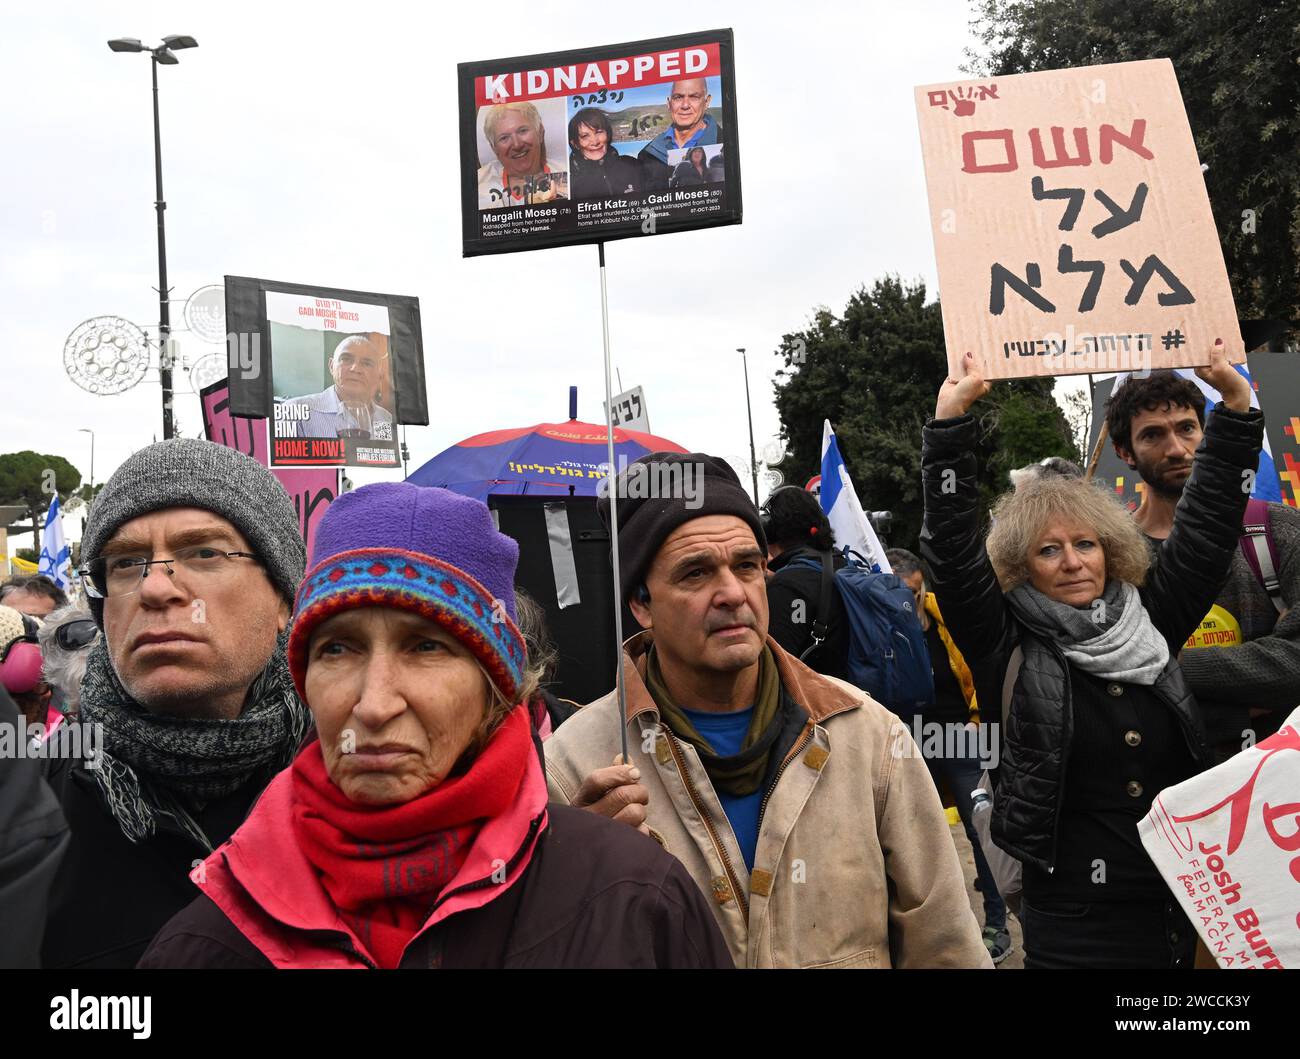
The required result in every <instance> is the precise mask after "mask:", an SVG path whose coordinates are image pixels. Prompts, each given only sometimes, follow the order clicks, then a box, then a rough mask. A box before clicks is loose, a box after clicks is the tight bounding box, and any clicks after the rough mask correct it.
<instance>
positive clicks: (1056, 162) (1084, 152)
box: [1029, 125, 1092, 169]
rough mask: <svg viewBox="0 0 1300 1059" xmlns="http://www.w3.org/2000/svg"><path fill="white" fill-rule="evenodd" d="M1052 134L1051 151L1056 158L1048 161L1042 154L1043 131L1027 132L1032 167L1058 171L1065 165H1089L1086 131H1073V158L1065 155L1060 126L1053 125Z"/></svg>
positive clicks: (1090, 158) (1033, 130) (1090, 159)
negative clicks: (1074, 152) (1031, 154)
mask: <svg viewBox="0 0 1300 1059" xmlns="http://www.w3.org/2000/svg"><path fill="white" fill-rule="evenodd" d="M1051 132H1052V150H1053V151H1054V152H1055V153H1056V157H1055V158H1054V159H1052V160H1050V161H1049V160H1048V158H1047V156H1046V155H1045V154H1044V153H1043V130H1042V129H1030V130H1029V149H1030V151H1031V152H1033V156H1034V165H1036V166H1038V168H1039V169H1059V168H1060V167H1061V166H1066V165H1091V164H1092V153H1091V152H1090V151H1089V150H1088V130H1087V129H1083V128H1079V129H1075V130H1074V149H1075V150H1076V151H1077V152H1078V154H1076V155H1075V156H1074V157H1073V158H1071V157H1070V156H1069V154H1067V153H1066V149H1065V129H1063V128H1062V127H1061V126H1060V125H1053V126H1052V128H1051Z"/></svg>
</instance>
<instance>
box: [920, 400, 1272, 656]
mask: <svg viewBox="0 0 1300 1059" xmlns="http://www.w3.org/2000/svg"><path fill="white" fill-rule="evenodd" d="M1263 444H1264V417H1263V415H1261V414H1260V412H1258V411H1257V410H1251V411H1249V412H1233V411H1231V410H1230V409H1228V408H1225V407H1224V406H1223V404H1222V402H1220V403H1219V404H1218V405H1217V406H1216V407H1215V409H1214V414H1213V415H1212V416H1210V419H1209V421H1208V422H1207V423H1206V425H1205V437H1203V438H1202V439H1201V444H1200V447H1199V448H1197V450H1196V459H1195V461H1194V462H1193V464H1192V473H1191V476H1190V477H1189V478H1188V479H1187V484H1186V485H1185V486H1184V487H1183V495H1182V499H1180V500H1179V501H1178V507H1177V508H1176V509H1175V510H1174V525H1173V529H1172V530H1171V531H1170V533H1169V537H1168V538H1167V539H1166V540H1165V542H1164V544H1163V545H1161V548H1160V561H1159V562H1158V563H1156V564H1155V565H1154V567H1153V568H1152V570H1151V573H1150V576H1149V579H1148V581H1147V584H1146V586H1145V587H1144V588H1143V589H1142V602H1143V604H1144V605H1145V606H1146V609H1147V613H1148V614H1150V615H1151V621H1152V623H1153V624H1154V625H1155V627H1156V628H1157V629H1159V630H1160V633H1161V635H1163V636H1164V638H1165V639H1166V641H1168V643H1169V649H1170V651H1172V652H1173V653H1174V654H1177V653H1178V651H1179V650H1181V649H1182V646H1183V644H1184V643H1185V642H1186V640H1187V637H1189V636H1190V635H1191V634H1192V633H1193V632H1194V631H1195V630H1196V627H1197V626H1198V625H1199V624H1200V623H1201V619H1202V618H1203V617H1205V614H1206V612H1207V611H1208V610H1209V609H1210V607H1212V606H1213V605H1214V601H1215V599H1216V598H1218V595H1219V592H1220V591H1222V589H1223V584H1224V582H1225V581H1226V580H1227V577H1228V569H1229V567H1230V566H1231V564H1232V555H1233V552H1234V551H1235V550H1236V548H1237V541H1238V539H1239V538H1240V537H1241V523H1242V519H1243V518H1244V517H1245V514H1246V502H1247V501H1248V500H1249V499H1250V491H1251V484H1252V479H1253V477H1254V474H1255V469H1256V467H1257V466H1258V465H1259V452H1260V449H1261V448H1262V447H1263ZM945 613H946V612H945Z"/></svg>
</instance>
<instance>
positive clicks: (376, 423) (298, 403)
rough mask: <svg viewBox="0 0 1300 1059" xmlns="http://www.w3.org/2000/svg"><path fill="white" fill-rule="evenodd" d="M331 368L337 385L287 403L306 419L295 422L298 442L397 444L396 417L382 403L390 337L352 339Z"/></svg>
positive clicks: (337, 349)
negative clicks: (370, 440) (379, 400)
mask: <svg viewBox="0 0 1300 1059" xmlns="http://www.w3.org/2000/svg"><path fill="white" fill-rule="evenodd" d="M329 367H330V376H331V377H332V378H333V380H334V382H333V385H332V386H329V387H327V388H326V389H324V390H322V391H320V392H319V393H312V394H306V395H304V396H302V397H292V398H286V399H285V400H284V401H282V402H281V404H282V406H288V407H292V408H295V409H298V410H300V411H299V415H302V418H298V417H297V416H294V417H293V418H294V420H295V421H296V422H297V424H298V429H297V435H298V437H301V438H373V439H375V440H379V441H391V440H392V437H393V416H392V413H391V412H390V411H389V410H388V409H386V408H384V406H383V405H382V404H379V403H377V401H376V399H377V398H378V397H379V396H380V394H381V392H382V391H385V390H387V389H388V336H387V335H382V334H374V333H372V334H361V335H349V336H348V337H346V338H344V339H343V341H342V342H340V343H339V344H338V345H337V346H335V347H334V353H333V354H332V355H331V357H330V362H329ZM390 400H391V398H390Z"/></svg>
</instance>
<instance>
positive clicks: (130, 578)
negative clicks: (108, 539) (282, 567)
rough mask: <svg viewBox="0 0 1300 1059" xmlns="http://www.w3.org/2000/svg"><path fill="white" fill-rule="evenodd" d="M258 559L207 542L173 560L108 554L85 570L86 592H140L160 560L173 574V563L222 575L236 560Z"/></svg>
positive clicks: (203, 573)
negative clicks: (209, 545)
mask: <svg viewBox="0 0 1300 1059" xmlns="http://www.w3.org/2000/svg"><path fill="white" fill-rule="evenodd" d="M235 559H257V556H256V555H254V554H253V553H252V552H223V551H219V550H218V549H216V548H211V547H208V546H207V545H205V544H198V545H195V546H194V547H191V548H181V549H180V550H179V551H177V552H176V554H175V555H173V556H172V557H171V558H170V559H150V558H149V557H148V556H144V555H105V556H100V558H98V559H92V560H91V561H90V562H89V563H88V564H87V565H86V567H85V569H83V570H82V571H81V573H82V576H83V577H85V578H87V581H86V592H87V593H88V594H89V595H91V596H94V597H95V598H96V599H105V598H107V597H110V596H129V595H131V593H133V592H138V591H139V590H140V586H141V585H142V584H144V579H145V578H146V577H148V576H149V568H150V567H151V566H154V565H155V564H157V563H162V564H163V565H164V566H166V567H167V574H168V576H169V577H175V576H176V569H175V566H174V565H173V564H176V563H179V564H180V567H181V569H182V570H184V571H185V572H186V573H188V574H193V575H195V576H196V577H200V578H209V577H219V576H221V575H222V574H224V573H226V572H227V571H228V570H229V569H230V564H231V562H232V560H235Z"/></svg>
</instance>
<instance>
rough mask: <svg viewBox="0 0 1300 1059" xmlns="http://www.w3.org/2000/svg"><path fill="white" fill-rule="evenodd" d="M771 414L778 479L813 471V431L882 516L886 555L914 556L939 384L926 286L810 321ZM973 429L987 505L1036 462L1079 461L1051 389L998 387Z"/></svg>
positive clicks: (786, 349) (896, 290)
mask: <svg viewBox="0 0 1300 1059" xmlns="http://www.w3.org/2000/svg"><path fill="white" fill-rule="evenodd" d="M779 355H780V356H781V357H782V358H783V361H784V367H783V368H782V369H780V370H779V371H778V372H777V383H776V386H775V391H776V408H777V412H778V414H779V415H780V417H781V432H782V436H783V437H784V438H785V439H786V443H787V451H786V458H785V460H784V461H783V462H782V463H781V464H780V467H779V469H780V470H781V472H782V474H783V475H784V476H785V479H786V481H788V482H791V483H793V484H798V485H802V484H803V483H804V482H805V481H807V480H808V479H809V478H810V477H812V476H813V475H814V474H817V473H818V470H819V468H820V466H821V445H822V420H824V419H829V420H830V421H831V425H832V426H834V428H835V433H836V435H837V437H838V438H839V445H840V451H841V452H842V453H843V455H844V459H845V461H846V462H847V464H848V468H849V474H850V475H851V476H852V478H853V484H854V486H855V488H856V489H857V491H858V498H859V499H860V500H861V501H862V506H863V507H864V508H866V509H867V510H873V509H874V510H877V511H879V510H889V511H892V512H893V513H894V526H893V530H892V531H891V533H890V541H889V543H890V544H891V545H892V544H898V545H902V546H903V547H914V546H915V544H916V539H917V535H918V534H919V532H920V529H921V514H922V512H921V427H922V426H923V425H924V423H925V421H926V420H927V419H929V418H930V417H931V416H932V415H933V414H934V402H935V397H936V396H937V394H938V392H939V386H940V384H941V383H942V382H943V380H944V379H945V378H946V377H947V374H948V364H947V359H946V355H945V353H944V344H943V318H942V315H941V314H940V310H939V303H938V302H931V303H929V304H926V301H925V284H923V283H917V284H915V285H908V284H904V283H902V282H901V281H900V280H899V279H898V278H897V277H895V276H890V277H886V278H885V279H881V280H877V281H876V282H875V283H874V284H873V285H872V287H871V289H870V290H867V289H866V288H862V289H860V290H859V291H858V292H857V293H855V294H854V295H853V296H852V297H851V298H850V299H849V304H848V305H847V306H846V307H845V310H844V315H843V316H842V317H836V316H835V315H834V314H833V313H831V312H830V310H829V309H826V308H821V309H818V310H817V311H816V313H815V315H814V317H813V320H812V322H811V324H810V325H809V327H808V328H807V329H806V330H804V331H801V332H796V333H792V334H788V335H785V336H784V339H783V342H782V348H781V350H779ZM973 411H974V413H975V415H976V416H977V417H978V418H979V422H980V428H981V429H980V435H981V445H980V456H981V457H982V459H981V466H982V468H983V471H982V475H983V476H982V478H981V485H982V488H983V490H984V493H985V495H986V497H987V498H991V497H992V496H994V495H996V494H997V493H999V492H1001V491H1002V490H1003V489H1004V488H1006V485H1007V471H1008V470H1010V469H1012V468H1015V467H1020V466H1023V465H1025V464H1027V463H1032V462H1034V461H1036V460H1040V459H1042V458H1043V457H1045V456H1065V457H1067V458H1069V459H1074V460H1077V459H1079V453H1078V451H1077V449H1076V447H1075V445H1074V442H1073V441H1072V440H1071V437H1070V429H1069V425H1068V424H1067V423H1066V420H1065V416H1064V415H1063V414H1062V412H1061V410H1060V408H1059V407H1058V406H1057V404H1056V402H1055V401H1054V400H1053V398H1052V380H1051V379H1034V380H1027V381H1021V382H1014V383H1005V382H1004V383H997V384H996V385H995V386H994V387H993V391H992V393H990V394H989V396H988V397H986V398H985V399H984V400H983V401H981V402H980V403H979V404H977V405H976V406H975V408H974V409H973Z"/></svg>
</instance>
